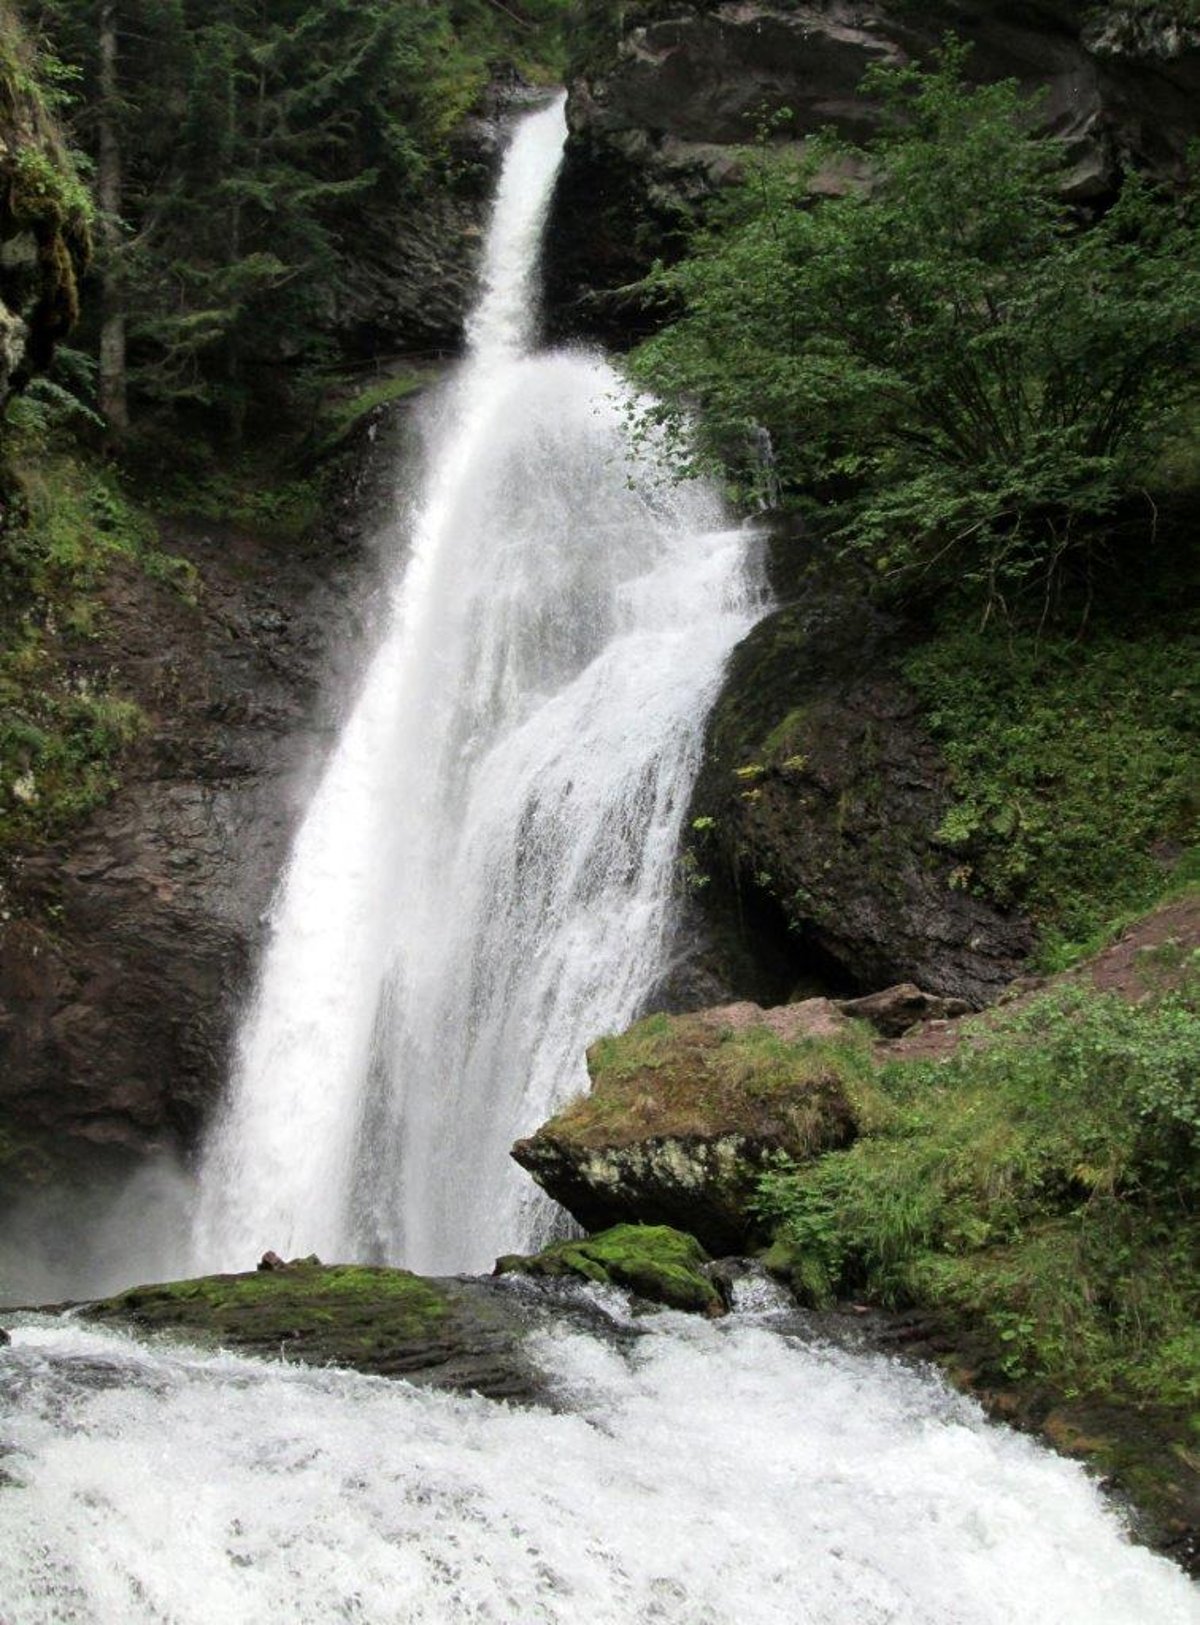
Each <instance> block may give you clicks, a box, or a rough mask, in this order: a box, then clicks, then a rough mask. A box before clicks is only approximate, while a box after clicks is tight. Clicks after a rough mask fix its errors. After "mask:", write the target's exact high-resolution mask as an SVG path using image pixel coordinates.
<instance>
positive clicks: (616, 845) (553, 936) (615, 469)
mask: <svg viewBox="0 0 1200 1625" xmlns="http://www.w3.org/2000/svg"><path fill="white" fill-rule="evenodd" d="M564 133H565V125H564V118H563V111H562V105H561V102H556V103H555V104H554V105H553V106H551V107H549V108H547V109H545V110H544V111H542V112H539V113H536V114H533V115H531V116H530V117H529V118H528V119H526V120H525V121H524V123H523V124H522V125H521V126H520V127H519V129H518V131H517V134H516V136H515V139H514V141H513V143H512V146H511V148H510V151H509V153H508V156H507V159H506V162H505V165H504V171H503V175H502V178H501V182H500V186H499V191H498V196H497V200H496V205H495V212H494V218H493V222H492V226H491V229H490V233H489V237H488V241H487V250H486V262H485V270H484V278H483V293H482V296H481V298H480V301H479V304H478V308H477V310H476V312H475V315H474V317H473V320H472V322H471V326H470V354H469V356H468V359H467V361H466V362H465V363H464V365H463V368H462V371H461V373H460V375H459V377H458V379H457V381H456V382H455V383H454V385H453V386H452V388H451V390H450V392H449V395H448V398H447V399H446V401H445V404H444V410H443V418H442V422H441V425H440V428H439V430H438V432H437V433H436V436H435V439H434V444H433V449H432V452H431V454H430V458H429V465H428V473H427V479H426V487H425V490H424V493H423V495H422V497H421V499H420V503H419V508H418V512H417V515H416V519H415V523H414V527H413V540H412V547H411V554H410V556H409V558H408V559H407V561H406V562H405V563H404V564H403V567H402V568H401V569H400V570H399V572H398V580H397V584H396V586H395V589H394V604H393V609H392V614H391V619H390V625H389V627H388V629H387V630H386V632H385V634H384V636H383V639H382V641H381V644H380V646H379V649H378V651H377V653H376V654H375V656H374V659H373V662H372V663H371V666H370V669H369V670H368V672H367V674H366V678H365V681H364V683H363V686H362V689H361V692H360V694H359V697H358V700H357V703H356V704H355V706H354V709H353V711H352V712H351V714H350V716H349V718H348V720H347V722H346V724H345V727H344V730H343V732H342V735H341V738H340V740H339V742H338V744H337V747H336V749H335V751H334V753H333V756H332V759H331V761H330V763H329V765H328V767H327V769H326V771H325V775H324V778H323V780H322V782H321V784H320V786H319V788H318V790H317V792H316V795H315V797H314V799H313V802H312V805H311V807H310V809H309V811H308V814H307V816H306V818H305V820H304V823H303V827H302V828H301V830H300V832H299V835H298V838H297V840H296V843H295V848H294V851H293V854H292V858H291V863H290V867H289V870H288V873H287V876H286V880H285V883H284V886H283V890H282V894H281V896H280V899H279V902H278V905H277V908H276V910H275V914H274V920H273V928H272V935H271V941H270V945H269V947H268V949H267V952H266V956H265V963H264V965H263V969H262V974H261V981H260V986H259V989H258V994H257V998H256V1001H255V1004H254V1007H253V1009H252V1011H251V1012H250V1015H249V1018H248V1020H247V1022H246V1025H245V1030H244V1032H243V1034H242V1037H241V1043H240V1053H239V1057H238V1062H237V1067H236V1076H235V1078H234V1082H233V1088H232V1090H231V1094H230V1101H229V1106H228V1109H227V1111H226V1113H225V1115H224V1117H223V1119H222V1120H221V1122H220V1123H219V1125H218V1127H217V1129H216V1132H215V1134H214V1137H213V1140H212V1143H211V1145H210V1147H209V1150H208V1153H207V1157H206V1161H205V1164H204V1168H203V1174H202V1195H201V1202H200V1211H199V1218H198V1223H197V1230H196V1264H197V1266H198V1267H201V1268H211V1267H216V1266H220V1267H226V1266H229V1267H234V1266H238V1267H244V1266H245V1265H246V1264H247V1263H249V1262H251V1261H252V1260H253V1259H254V1258H255V1257H256V1256H257V1255H258V1254H259V1253H261V1252H262V1250H263V1249H264V1248H265V1247H273V1248H275V1249H276V1250H277V1251H281V1252H291V1253H296V1252H309V1251H316V1252H319V1253H320V1254H321V1255H322V1256H323V1257H346V1256H357V1257H374V1258H384V1259H388V1260H391V1261H393V1262H403V1263H405V1264H406V1265H408V1266H410V1267H412V1268H415V1269H421V1270H426V1271H431V1270H432V1271H438V1270H441V1271H447V1270H461V1269H469V1268H477V1267H480V1266H483V1265H485V1264H487V1263H489V1262H490V1260H491V1259H492V1258H493V1257H494V1256H495V1254H496V1252H497V1251H499V1250H503V1249H505V1248H514V1247H520V1246H528V1245H530V1244H532V1243H533V1242H535V1241H536V1240H537V1239H538V1236H539V1233H540V1231H541V1230H542V1228H543V1227H544V1225H545V1222H546V1216H547V1214H548V1213H549V1212H550V1209H549V1206H548V1204H547V1203H545V1202H544V1200H543V1199H542V1198H540V1197H539V1196H538V1195H537V1193H536V1192H534V1191H533V1190H532V1187H531V1186H530V1185H529V1181H528V1180H527V1179H526V1178H525V1176H523V1175H521V1174H520V1173H519V1172H518V1171H517V1170H516V1169H515V1168H514V1167H513V1166H512V1165H511V1164H510V1162H509V1159H508V1155H507V1152H508V1148H509V1146H510V1144H511V1143H512V1140H513V1139H514V1137H515V1136H516V1135H518V1134H519V1133H522V1132H525V1131H527V1130H529V1129H531V1128H533V1127H535V1126H536V1125H537V1123H538V1122H539V1121H541V1120H542V1119H544V1118H545V1116H546V1115H547V1114H548V1113H549V1112H550V1111H551V1110H552V1109H553V1107H554V1106H555V1105H556V1104H557V1103H559V1102H561V1100H562V1099H563V1098H564V1096H566V1095H570V1094H571V1093H574V1092H578V1091H579V1090H581V1089H582V1088H583V1087H585V1086H586V1077H585V1075H584V1072H583V1068H582V1055H583V1050H584V1047H585V1045H586V1044H587V1043H588V1042H589V1041H590V1040H591V1039H592V1038H594V1037H596V1036H598V1035H599V1034H600V1033H602V1032H605V1031H608V1030H611V1029H614V1028H617V1027H620V1026H621V1025H623V1024H625V1023H627V1022H628V1020H629V1019H630V1018H631V1017H632V1015H633V1014H634V1013H635V1012H636V1010H637V1007H638V1005H639V1002H640V1001H641V1000H642V999H643V998H644V997H645V995H646V993H647V991H648V990H649V988H650V986H651V985H652V983H653V981H654V978H655V976H656V974H657V973H658V972H660V971H661V961H662V954H663V945H664V937H665V933H666V930H667V926H668V921H669V913H670V906H671V889H672V865H673V861H674V852H675V849H676V845H677V840H678V834H679V827H680V821H681V818H682V816H683V813H684V810H685V806H686V802H687V798H688V793H689V789H690V785H691V780H692V777H693V774H694V770H695V767H696V762H697V755H698V748H699V742H700V734H701V729H702V725H703V719H704V715H705V712H706V710H707V708H708V706H709V704H710V702H711V699H712V696H713V691H714V686H715V684H716V682H717V680H718V678H719V674H720V671H721V668H722V665H723V663H724V660H725V658H726V656H727V654H728V652H729V650H730V649H731V648H732V646H733V644H734V643H735V642H736V641H737V640H738V638H739V637H741V636H742V635H743V634H744V632H745V631H746V629H747V627H748V626H749V625H750V624H751V622H752V619H753V616H754V613H755V609H754V601H755V594H754V589H753V585H752V582H751V579H750V576H749V574H748V570H747V565H746V556H747V550H748V537H747V534H746V533H745V531H739V530H731V529H730V528H729V526H728V521H727V520H726V519H725V517H724V515H723V513H722V510H721V507H720V504H719V503H718V502H717V501H716V500H715V499H714V497H713V496H712V494H711V493H710V492H708V491H705V490H704V489H702V488H699V487H690V488H684V489H680V488H678V487H673V486H671V485H670V484H669V483H667V482H664V481H663V480H661V479H657V480H656V478H655V472H656V471H655V464H654V459H653V456H652V455H651V454H643V456H642V457H641V458H640V460H639V459H638V458H637V457H636V456H635V455H633V454H632V453H631V450H630V443H629V436H628V433H627V427H626V412H627V407H628V405H629V398H628V396H627V394H626V393H625V392H624V390H623V389H622V386H621V385H620V383H619V382H618V380H617V378H616V376H615V374H614V373H613V372H612V371H611V369H610V368H608V367H607V366H606V365H605V364H604V363H603V362H602V361H600V360H598V359H594V358H591V357H588V356H585V355H580V354H564V353H558V354H554V353H551V354H534V353H531V351H530V343H531V333H532V328H533V319H534V301H533V286H534V282H535V275H536V267H537V258H538V245H539V238H540V234H541V227H542V222H543V218H544V215H545V211H546V206H547V203H548V200H549V195H550V191H551V188H552V185H553V181H554V177H555V174H556V171H557V167H558V162H559V156H560V152H561V148H562V142H563V137H564Z"/></svg>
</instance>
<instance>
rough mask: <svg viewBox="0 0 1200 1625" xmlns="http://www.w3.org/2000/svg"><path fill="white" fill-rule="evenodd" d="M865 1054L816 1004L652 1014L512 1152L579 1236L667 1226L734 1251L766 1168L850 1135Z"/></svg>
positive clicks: (596, 1048) (612, 1043)
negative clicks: (578, 1228)
mask: <svg viewBox="0 0 1200 1625" xmlns="http://www.w3.org/2000/svg"><path fill="white" fill-rule="evenodd" d="M870 1050H871V1039H870V1037H869V1035H868V1034H866V1033H865V1031H860V1030H859V1029H858V1028H857V1027H856V1026H854V1025H853V1024H851V1023H848V1022H847V1021H846V1020H845V1019H844V1017H843V1016H842V1015H841V1014H840V1012H838V1011H837V1009H836V1007H835V1006H833V1005H832V1004H831V1003H830V1002H829V1001H828V1000H825V999H810V1000H806V1001H805V1002H803V1003H801V1004H795V1005H787V1006H783V1007H780V1008H779V1009H775V1010H762V1009H760V1008H759V1007H758V1006H757V1005H753V1004H740V1005H729V1006H723V1007H720V1008H717V1009H713V1010H705V1011H700V1012H697V1013H695V1014H691V1015H685V1016H665V1015H656V1016H648V1017H647V1018H646V1019H645V1020H643V1021H640V1022H638V1023H637V1025H636V1026H634V1027H632V1028H630V1030H629V1031H628V1032H626V1033H623V1034H622V1035H621V1036H619V1037H614V1038H603V1039H601V1040H600V1041H599V1042H598V1043H596V1044H594V1045H593V1046H592V1048H591V1049H590V1050H589V1052H588V1070H589V1072H590V1074H591V1078H592V1086H593V1087H592V1092H591V1093H590V1094H589V1095H587V1096H585V1097H583V1098H582V1099H580V1100H578V1101H576V1102H574V1103H573V1104H572V1105H570V1106H568V1107H567V1108H566V1110H565V1111H562V1112H560V1113H559V1114H558V1115H557V1116H556V1117H554V1118H552V1119H551V1120H550V1122H548V1123H546V1124H545V1125H544V1126H543V1127H542V1128H540V1129H539V1130H538V1131H537V1133H536V1134H535V1135H533V1136H532V1138H530V1139H526V1140H521V1141H519V1142H518V1143H517V1144H516V1145H515V1146H514V1147H513V1153H512V1154H513V1156H514V1157H515V1158H516V1160H517V1162H519V1163H520V1164H521V1166H522V1167H523V1168H525V1169H527V1170H528V1171H529V1172H530V1173H531V1174H532V1175H533V1177H534V1179H536V1180H537V1182H538V1184H539V1185H541V1186H542V1187H543V1189H545V1190H546V1191H548V1192H549V1194H550V1195H551V1196H552V1197H553V1198H554V1199H555V1200H556V1201H557V1202H560V1203H561V1204H562V1205H563V1206H564V1207H565V1208H567V1209H568V1211H569V1212H570V1213H572V1214H573V1215H574V1217H575V1218H576V1219H577V1220H578V1221H579V1223H580V1224H581V1225H583V1227H584V1228H585V1229H586V1230H589V1231H602V1230H606V1229H607V1228H608V1227H609V1226H611V1225H624V1224H629V1223H641V1224H647V1225H669V1226H672V1227H674V1228H676V1229H679V1230H683V1231H686V1232H687V1233H688V1234H690V1235H692V1236H695V1237H696V1238H697V1239H698V1240H699V1241H700V1242H701V1244H702V1245H703V1246H704V1247H706V1248H707V1249H708V1250H709V1251H710V1252H711V1253H713V1254H714V1255H720V1254H728V1253H734V1252H737V1251H739V1250H741V1249H743V1248H744V1247H746V1246H747V1245H748V1244H749V1243H750V1242H751V1241H752V1240H753V1239H754V1229H755V1224H754V1219H753V1215H752V1212H751V1208H750V1201H751V1198H752V1197H753V1194H754V1190H755V1186H756V1182H757V1180H758V1177H759V1175H760V1174H761V1173H762V1171H763V1170H764V1168H767V1167H769V1166H770V1165H771V1164H772V1162H773V1161H774V1160H776V1159H778V1158H779V1157H781V1156H786V1157H787V1158H789V1159H791V1161H793V1162H803V1161H806V1160H807V1159H808V1158H810V1157H813V1156H816V1155H818V1154H820V1153H821V1152H824V1151H829V1150H833V1149H835V1148H838V1147H841V1146H845V1145H848V1144H849V1143H850V1142H851V1141H852V1140H853V1139H854V1137H855V1134H856V1113H855V1108H854V1104H853V1100H854V1095H855V1078H856V1077H857V1076H858V1074H859V1073H860V1072H862V1071H863V1069H864V1068H868V1067H869V1065H870Z"/></svg>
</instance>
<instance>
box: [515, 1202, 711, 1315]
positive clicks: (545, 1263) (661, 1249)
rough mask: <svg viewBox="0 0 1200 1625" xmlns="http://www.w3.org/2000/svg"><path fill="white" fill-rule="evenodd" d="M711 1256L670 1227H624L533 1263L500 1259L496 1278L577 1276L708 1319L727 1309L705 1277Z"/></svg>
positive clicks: (548, 1252)
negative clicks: (504, 1276)
mask: <svg viewBox="0 0 1200 1625" xmlns="http://www.w3.org/2000/svg"><path fill="white" fill-rule="evenodd" d="M709 1262H710V1260H709V1257H708V1254H707V1253H706V1252H705V1251H704V1248H703V1247H701V1245H700V1243H699V1242H698V1241H697V1240H696V1239H695V1237H694V1236H688V1235H685V1234H684V1233H683V1232H682V1231H681V1230H673V1229H671V1227H670V1226H669V1225H665V1224H619V1225H614V1226H613V1228H612V1229H611V1230H605V1231H602V1232H601V1234H600V1235H597V1236H588V1237H586V1238H585V1239H583V1240H577V1241H560V1242H556V1243H555V1245H554V1246H552V1247H547V1248H545V1249H544V1250H543V1251H542V1252H540V1253H537V1254H535V1255H534V1256H533V1257H531V1258H525V1257H521V1256H520V1255H518V1254H514V1253H510V1254H507V1255H506V1256H505V1257H503V1258H498V1259H497V1260H496V1274H497V1275H531V1276H535V1277H537V1276H540V1277H543V1278H549V1279H551V1280H557V1279H562V1278H564V1277H568V1278H569V1277H571V1276H575V1277H577V1278H578V1279H580V1280H584V1281H593V1282H595V1283H596V1284H597V1285H598V1286H617V1287H624V1288H625V1289H626V1290H627V1291H629V1292H632V1293H634V1294H635V1296H637V1297H639V1298H646V1299H648V1300H649V1301H650V1302H651V1303H661V1304H665V1305H666V1306H667V1308H669V1309H683V1310H687V1311H690V1312H693V1313H699V1314H703V1315H709V1316H714V1317H715V1316H717V1315H723V1314H724V1313H725V1309H726V1305H725V1302H724V1299H723V1298H722V1297H721V1294H720V1292H719V1291H718V1290H717V1288H716V1286H714V1284H713V1282H712V1281H711V1280H710V1279H709V1277H708V1276H707V1275H706V1274H705V1273H704V1266H705V1265H706V1264H707V1263H709Z"/></svg>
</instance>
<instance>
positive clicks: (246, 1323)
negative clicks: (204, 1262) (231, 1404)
mask: <svg viewBox="0 0 1200 1625" xmlns="http://www.w3.org/2000/svg"><path fill="white" fill-rule="evenodd" d="M83 1312H84V1314H85V1316H86V1317H87V1318H88V1319H91V1320H99V1321H105V1322H124V1323H125V1324H127V1325H129V1326H132V1327H134V1328H136V1329H138V1330H145V1331H154V1332H163V1333H171V1332H174V1333H177V1334H178V1335H179V1336H181V1337H184V1338H186V1339H187V1340H188V1341H190V1342H199V1343H201V1344H210V1345H211V1344H216V1345H218V1346H220V1347H225V1348H230V1349H235V1350H237V1351H239V1352H242V1353H246V1354H253V1355H260V1356H267V1357H274V1358H277V1359H278V1358H285V1359H287V1360H298V1361H301V1362H303V1363H304V1364H306V1365H316V1366H343V1367H348V1368H349V1369H351V1370H355V1371H363V1372H367V1373H369V1374H370V1375H372V1376H379V1377H404V1378H405V1379H407V1380H408V1381H412V1382H418V1383H422V1384H424V1385H427V1386H430V1387H434V1388H443V1389H451V1390H453V1391H455V1392H458V1393H478V1394H483V1395H486V1396H487V1397H489V1398H493V1399H513V1400H518V1401H522V1402H536V1401H539V1400H540V1399H542V1398H543V1397H544V1393H545V1390H546V1381H545V1378H544V1375H543V1373H542V1372H541V1371H540V1369H539V1368H538V1367H536V1366H535V1365H534V1364H532V1363H531V1362H530V1361H529V1360H527V1359H526V1357H525V1354H524V1342H525V1337H526V1334H527V1332H528V1331H529V1329H530V1326H531V1324H533V1321H534V1319H535V1318H536V1317H534V1316H532V1315H531V1313H530V1309H529V1306H528V1304H527V1303H525V1302H523V1301H522V1299H521V1298H520V1296H519V1295H518V1294H514V1293H512V1292H511V1291H508V1290H506V1288H505V1285H504V1283H501V1282H498V1281H487V1280H482V1281H480V1280H430V1279H428V1278H426V1277H424V1276H420V1275H413V1274H411V1273H410V1272H409V1271H408V1270H401V1269H386V1268H382V1267H374V1266H366V1265H350V1264H343V1265H333V1266H326V1265H322V1264H320V1263H318V1262H316V1261H315V1260H312V1261H310V1260H300V1261H297V1262H295V1263H292V1264H288V1265H286V1266H284V1267H283V1268H280V1269H275V1270H262V1271H258V1272H255V1273H254V1274H246V1275H208V1276H203V1277H201V1278H199V1279H197V1280H191V1281H170V1282H166V1283H163V1284H160V1285H155V1286H139V1287H134V1288H133V1289H131V1290H130V1291H127V1292H121V1293H119V1294H118V1295H117V1296H116V1297H113V1298H108V1299H105V1300H104V1301H103V1302H101V1303H94V1304H90V1305H89V1306H88V1307H87V1308H86V1309H85V1310H84V1311H83Z"/></svg>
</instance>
